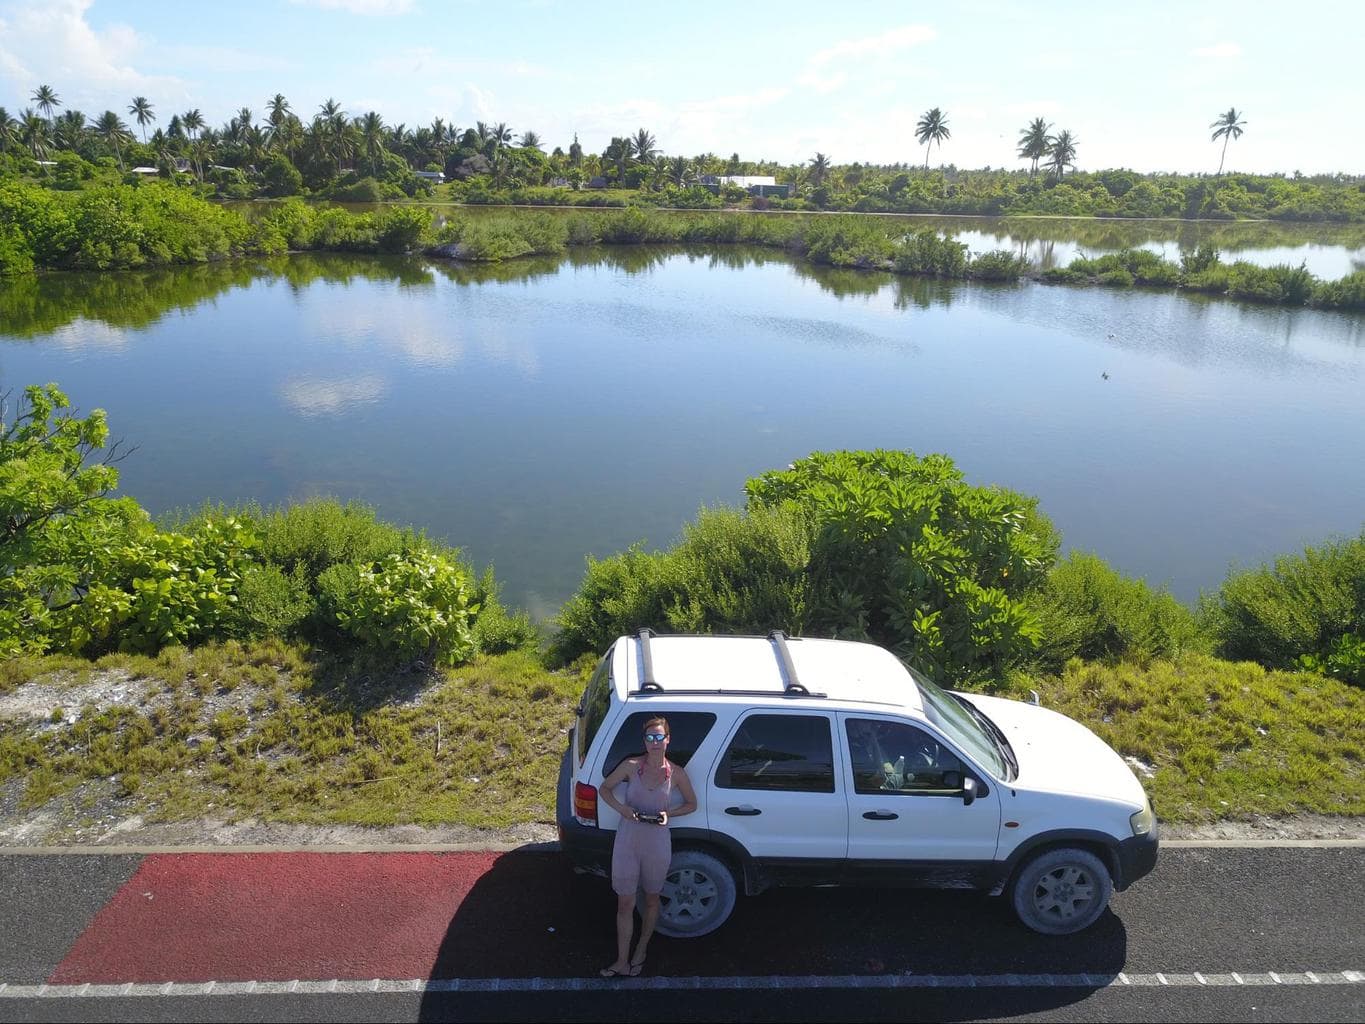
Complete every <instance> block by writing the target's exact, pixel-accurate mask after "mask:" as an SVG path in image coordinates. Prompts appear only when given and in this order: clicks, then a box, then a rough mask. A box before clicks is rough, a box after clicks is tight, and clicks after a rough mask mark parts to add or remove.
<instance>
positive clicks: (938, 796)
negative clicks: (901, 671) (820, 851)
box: [839, 714, 1000, 886]
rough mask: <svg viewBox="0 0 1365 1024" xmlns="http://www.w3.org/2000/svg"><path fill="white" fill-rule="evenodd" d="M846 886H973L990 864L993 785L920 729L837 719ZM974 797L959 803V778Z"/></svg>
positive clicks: (995, 822)
mask: <svg viewBox="0 0 1365 1024" xmlns="http://www.w3.org/2000/svg"><path fill="white" fill-rule="evenodd" d="M839 734H840V740H841V744H842V745H843V747H844V750H845V756H844V763H845V764H846V766H847V767H846V768H845V777H844V780H843V781H844V782H845V784H846V786H847V788H848V807H849V815H848V822H849V825H848V865H847V869H848V874H849V879H850V881H868V882H874V883H875V882H880V883H909V884H925V885H934V886H955V885H958V884H977V883H978V882H979V881H980V880H981V879H983V878H985V877H986V876H987V875H988V874H989V872H990V869H991V864H992V862H993V861H994V859H995V849H996V843H997V842H998V840H999V835H1000V794H999V792H998V790H999V784H998V783H996V782H995V780H993V779H991V778H990V777H989V776H987V775H986V774H985V773H983V772H981V771H979V770H978V769H976V768H975V767H973V766H972V765H971V764H970V763H968V762H967V761H965V760H964V759H963V758H962V757H961V756H960V755H959V754H958V753H957V752H956V751H955V750H953V749H952V748H951V747H950V746H948V745H947V744H946V743H945V742H944V741H943V740H942V739H941V738H939V737H938V736H937V735H936V734H934V733H933V732H931V731H930V730H929V729H927V728H924V727H922V726H919V725H916V724H913V723H910V722H907V721H905V720H903V719H898V718H894V717H890V716H880V715H855V714H841V715H839ZM965 779H971V780H972V781H973V783H974V784H975V785H976V787H977V795H976V798H975V799H974V800H972V802H971V803H967V802H966V801H965V799H964V795H963V794H964V784H963V783H964V780H965Z"/></svg>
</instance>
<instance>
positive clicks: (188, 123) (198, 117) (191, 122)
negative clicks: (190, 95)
mask: <svg viewBox="0 0 1365 1024" xmlns="http://www.w3.org/2000/svg"><path fill="white" fill-rule="evenodd" d="M180 126H181V127H182V128H184V129H185V132H186V133H187V134H188V135H189V136H190V138H195V137H196V136H195V133H196V132H198V131H199V130H200V129H201V128H203V127H204V115H203V114H201V113H199V108H198V107H195V108H194V109H193V110H187V111H185V113H183V114H181V115H180Z"/></svg>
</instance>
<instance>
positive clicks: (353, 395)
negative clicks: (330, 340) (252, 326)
mask: <svg viewBox="0 0 1365 1024" xmlns="http://www.w3.org/2000/svg"><path fill="white" fill-rule="evenodd" d="M387 391H388V385H387V384H386V383H385V382H384V381H383V379H382V378H380V377H378V376H376V375H374V374H363V375H361V376H359V377H352V378H344V377H343V378H335V379H330V380H329V379H325V378H317V377H305V378H302V379H299V380H288V381H285V382H284V383H283V384H282V385H281V386H280V396H281V397H282V398H283V399H284V401H285V404H286V405H288V406H289V407H290V408H292V409H293V410H294V411H295V412H297V413H299V414H300V415H302V416H335V415H337V414H340V413H344V412H348V411H350V410H351V409H352V407H354V406H357V405H370V404H373V403H375V402H378V401H379V400H380V399H381V398H383V397H384V394H385V393H386V392H387Z"/></svg>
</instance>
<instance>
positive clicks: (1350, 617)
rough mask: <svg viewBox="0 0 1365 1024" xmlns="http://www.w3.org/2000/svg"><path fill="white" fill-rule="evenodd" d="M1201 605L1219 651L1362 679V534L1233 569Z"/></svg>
mask: <svg viewBox="0 0 1365 1024" xmlns="http://www.w3.org/2000/svg"><path fill="white" fill-rule="evenodd" d="M1202 611H1203V613H1204V616H1205V619H1206V621H1207V622H1208V624H1209V629H1210V632H1211V633H1212V635H1213V636H1214V638H1215V640H1216V642H1217V651H1218V653H1219V654H1220V655H1221V656H1222V657H1225V658H1232V659H1249V660H1252V661H1258V662H1260V663H1261V664H1262V665H1266V666H1268V667H1271V668H1297V667H1312V668H1314V669H1316V670H1318V671H1329V672H1331V673H1332V674H1333V675H1337V676H1338V677H1340V678H1342V679H1345V680H1347V681H1348V682H1351V683H1354V684H1356V685H1357V686H1360V685H1365V660H1362V659H1361V658H1360V657H1359V653H1360V644H1361V640H1362V638H1365V533H1362V534H1361V535H1360V536H1359V537H1357V538H1355V539H1353V540H1349V541H1344V542H1341V543H1336V544H1328V545H1325V546H1323V547H1321V548H1316V549H1315V548H1307V549H1305V551H1304V553H1303V555H1302V556H1286V557H1284V558H1280V559H1277V560H1276V562H1275V565H1274V567H1273V568H1271V567H1268V566H1262V567H1261V568H1259V569H1253V570H1249V571H1246V572H1241V573H1235V574H1233V575H1231V576H1229V577H1228V579H1227V580H1226V581H1225V582H1224V583H1223V586H1222V588H1221V589H1220V590H1219V592H1218V594H1217V595H1216V597H1214V598H1212V599H1209V600H1206V601H1205V602H1204V606H1203V609H1202Z"/></svg>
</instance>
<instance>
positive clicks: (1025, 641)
mask: <svg viewBox="0 0 1365 1024" xmlns="http://www.w3.org/2000/svg"><path fill="white" fill-rule="evenodd" d="M746 491H747V493H748V496H749V507H750V508H751V509H752V508H756V507H770V508H771V507H777V506H781V505H784V504H793V505H795V506H796V507H798V508H799V509H801V511H802V512H803V513H804V514H805V515H807V516H808V517H809V518H810V521H811V522H812V524H813V526H814V529H815V531H816V532H815V538H814V540H813V541H812V547H811V566H810V570H809V575H810V581H809V588H810V589H809V597H808V598H807V609H808V610H807V613H806V617H807V623H808V626H809V628H812V629H814V630H816V631H818V632H820V633H823V634H827V635H835V636H845V637H865V638H869V639H872V640H874V641H876V642H878V643H881V644H884V645H886V646H889V647H892V648H894V649H896V650H897V651H898V652H900V653H901V654H902V655H904V656H905V657H907V658H909V659H910V660H912V661H914V662H916V663H917V664H919V665H920V666H922V667H924V668H925V669H926V670H930V671H935V672H938V673H941V674H942V675H943V676H945V677H946V678H947V679H949V680H951V681H956V680H959V679H960V678H961V677H963V676H970V675H974V674H998V673H999V672H1000V671H1002V670H1003V669H1004V668H1005V667H1006V666H1007V665H1009V664H1012V663H1016V662H1018V661H1019V660H1021V659H1022V658H1023V657H1025V656H1026V655H1027V654H1029V653H1030V652H1031V651H1032V650H1033V647H1034V645H1035V644H1036V643H1037V641H1038V639H1039V632H1038V625H1037V622H1036V620H1035V618H1034V616H1033V615H1032V614H1031V613H1030V612H1029V610H1028V609H1027V608H1026V607H1025V605H1024V603H1023V600H1022V599H1023V596H1024V595H1025V594H1026V593H1027V592H1028V591H1029V590H1030V589H1031V588H1033V587H1034V586H1036V585H1037V584H1039V583H1041V582H1042V581H1043V580H1044V579H1045V578H1046V575H1047V571H1048V569H1049V568H1050V567H1051V566H1052V563H1053V561H1054V559H1055V558H1056V553H1057V547H1058V538H1057V535H1056V533H1055V531H1054V530H1053V528H1052V525H1051V523H1049V522H1048V520H1047V519H1046V517H1044V516H1043V515H1042V514H1041V513H1039V512H1038V509H1037V502H1036V501H1035V500H1034V499H1032V498H1027V497H1024V496H1023V495H1020V494H1016V493H1015V492H1013V491H1008V490H1005V489H1003V488H994V487H973V486H971V485H969V484H967V483H966V482H965V481H964V480H963V478H962V473H961V472H960V471H959V470H958V469H957V468H956V466H954V465H953V462H952V460H951V459H949V458H948V457H947V456H946V455H929V456H925V457H924V458H922V459H921V458H919V457H918V456H916V455H915V454H914V453H913V452H903V451H888V450H885V449H878V450H876V451H857V452H849V451H839V452H817V453H814V454H812V455H810V456H809V457H807V458H805V459H801V460H799V461H798V462H796V463H794V464H793V465H792V466H791V467H790V468H789V469H786V470H780V471H774V472H769V473H765V474H763V475H762V476H760V477H757V478H755V479H752V480H750V481H749V482H748V484H747V485H746Z"/></svg>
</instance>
